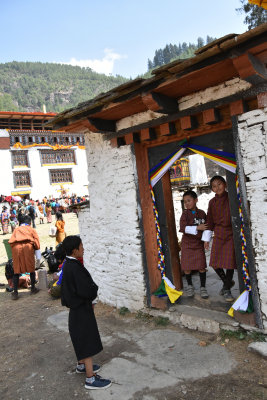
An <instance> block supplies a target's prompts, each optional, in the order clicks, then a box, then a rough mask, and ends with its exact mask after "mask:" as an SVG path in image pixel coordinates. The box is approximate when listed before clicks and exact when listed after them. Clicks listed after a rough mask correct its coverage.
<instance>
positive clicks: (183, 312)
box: [146, 304, 240, 334]
mask: <svg viewBox="0 0 267 400" xmlns="http://www.w3.org/2000/svg"><path fill="white" fill-rule="evenodd" d="M146 312H148V314H149V315H152V316H153V317H159V316H161V317H165V318H166V317H167V318H169V320H170V322H171V323H173V324H174V325H179V326H181V327H183V328H188V329H193V330H198V331H200V332H207V333H216V334H217V333H219V332H220V329H225V330H231V331H237V330H238V329H239V327H240V324H239V323H238V322H236V321H235V320H234V319H233V318H231V317H230V316H229V315H228V314H227V313H225V312H221V311H214V310H209V309H204V308H200V307H196V306H187V305H178V304H175V305H172V306H171V307H170V308H169V310H168V311H161V310H154V309H149V310H148V311H146Z"/></svg>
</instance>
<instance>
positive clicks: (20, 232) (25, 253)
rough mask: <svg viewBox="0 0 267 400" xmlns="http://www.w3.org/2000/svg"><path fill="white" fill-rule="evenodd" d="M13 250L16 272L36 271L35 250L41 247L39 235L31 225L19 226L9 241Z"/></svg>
mask: <svg viewBox="0 0 267 400" xmlns="http://www.w3.org/2000/svg"><path fill="white" fill-rule="evenodd" d="M8 243H9V244H10V246H11V250H12V259H13V268H14V274H23V273H25V272H34V271H35V257H34V252H35V250H39V249H40V241H39V236H38V234H37V232H36V230H35V229H33V228H32V227H31V226H29V225H21V226H18V227H17V228H16V229H15V230H14V232H13V234H12V236H11V238H10V239H9V242H8Z"/></svg>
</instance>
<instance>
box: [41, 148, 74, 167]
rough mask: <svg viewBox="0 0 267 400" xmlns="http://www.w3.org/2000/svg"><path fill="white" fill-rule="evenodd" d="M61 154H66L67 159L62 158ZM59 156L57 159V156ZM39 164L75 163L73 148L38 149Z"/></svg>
mask: <svg viewBox="0 0 267 400" xmlns="http://www.w3.org/2000/svg"><path fill="white" fill-rule="evenodd" d="M63 154H68V155H69V156H70V157H69V158H70V159H69V160H64V159H62V156H63ZM58 156H59V157H60V159H59V161H58V160H57V157H58ZM40 160H41V165H51V164H52V165H56V164H76V157H75V151H74V150H68V149H66V150H40Z"/></svg>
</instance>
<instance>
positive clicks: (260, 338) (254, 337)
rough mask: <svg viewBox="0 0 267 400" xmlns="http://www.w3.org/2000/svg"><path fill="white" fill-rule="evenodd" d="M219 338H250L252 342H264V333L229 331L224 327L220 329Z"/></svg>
mask: <svg viewBox="0 0 267 400" xmlns="http://www.w3.org/2000/svg"><path fill="white" fill-rule="evenodd" d="M220 335H221V338H222V339H223V340H225V339H233V338H234V339H237V340H244V339H247V340H251V341H253V342H265V341H266V335H264V334H263V333H261V332H253V331H252V332H246V331H245V330H241V329H240V330H238V331H229V330H226V329H221V333H220Z"/></svg>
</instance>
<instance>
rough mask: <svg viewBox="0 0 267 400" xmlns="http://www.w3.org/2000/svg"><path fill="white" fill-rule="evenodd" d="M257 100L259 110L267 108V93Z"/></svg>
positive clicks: (259, 95) (260, 95)
mask: <svg viewBox="0 0 267 400" xmlns="http://www.w3.org/2000/svg"><path fill="white" fill-rule="evenodd" d="M257 100H258V107H259V108H265V107H267V92H264V93H259V94H258V96H257Z"/></svg>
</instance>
